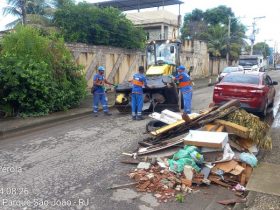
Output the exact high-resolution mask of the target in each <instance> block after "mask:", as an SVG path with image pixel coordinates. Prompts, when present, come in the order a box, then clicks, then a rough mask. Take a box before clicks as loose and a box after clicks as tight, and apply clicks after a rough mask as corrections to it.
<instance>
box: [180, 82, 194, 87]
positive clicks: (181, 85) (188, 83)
mask: <svg viewBox="0 0 280 210" xmlns="http://www.w3.org/2000/svg"><path fill="white" fill-rule="evenodd" d="M191 84H192V83H191V81H187V82H179V88H182V87H186V86H190V85H191Z"/></svg>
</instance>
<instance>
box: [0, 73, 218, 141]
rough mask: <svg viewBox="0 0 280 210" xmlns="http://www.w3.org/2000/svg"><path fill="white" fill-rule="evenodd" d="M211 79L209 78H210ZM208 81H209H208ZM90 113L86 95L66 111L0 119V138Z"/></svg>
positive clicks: (203, 82) (205, 82)
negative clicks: (79, 102) (76, 104)
mask: <svg viewBox="0 0 280 210" xmlns="http://www.w3.org/2000/svg"><path fill="white" fill-rule="evenodd" d="M216 77H217V76H211V77H206V78H199V79H195V80H194V83H195V85H194V89H199V88H203V87H207V86H209V85H213V84H214V83H215V81H216ZM210 79H211V80H210ZM209 82H210V83H209ZM107 95H108V101H109V106H111V107H112V106H113V105H114V100H115V93H114V92H110V93H108V94H107ZM91 113H92V95H90V94H89V95H87V97H86V98H85V99H84V100H83V101H82V102H81V104H80V105H79V107H77V108H73V109H70V110H68V111H62V112H55V113H52V114H49V115H47V116H42V117H30V118H26V119H23V118H10V119H0V140H1V139H5V138H8V137H12V136H16V135H20V134H21V133H24V132H26V131H30V130H35V129H36V128H37V129H38V128H39V127H40V128H41V127H42V126H47V125H48V124H53V123H58V122H59V121H65V120H70V119H73V118H79V117H83V116H85V115H88V114H91Z"/></svg>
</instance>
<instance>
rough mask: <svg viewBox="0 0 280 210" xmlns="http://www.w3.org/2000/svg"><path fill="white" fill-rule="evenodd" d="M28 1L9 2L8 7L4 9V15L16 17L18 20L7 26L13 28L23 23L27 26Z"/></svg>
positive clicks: (10, 0) (11, 0)
mask: <svg viewBox="0 0 280 210" xmlns="http://www.w3.org/2000/svg"><path fill="white" fill-rule="evenodd" d="M26 3H27V1H26V0H7V4H8V6H7V7H5V8H4V10H3V15H14V16H16V17H18V19H17V20H15V21H13V22H11V23H9V24H8V25H7V26H8V27H9V26H13V25H16V24H18V23H20V22H21V24H23V25H25V24H26Z"/></svg>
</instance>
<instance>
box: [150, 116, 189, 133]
mask: <svg viewBox="0 0 280 210" xmlns="http://www.w3.org/2000/svg"><path fill="white" fill-rule="evenodd" d="M184 123H186V122H185V120H180V121H178V122H175V123H173V124H171V125H166V126H164V127H162V128H160V129H157V130H155V131H152V132H151V134H152V135H154V136H157V135H160V134H162V133H165V132H167V131H169V130H172V129H174V128H176V127H179V126H180V125H183V124H184Z"/></svg>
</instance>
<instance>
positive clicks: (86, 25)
mask: <svg viewBox="0 0 280 210" xmlns="http://www.w3.org/2000/svg"><path fill="white" fill-rule="evenodd" d="M54 24H55V25H56V26H57V27H58V28H59V29H60V30H61V32H62V34H63V36H64V39H65V41H67V42H81V43H86V44H94V45H110V46H116V47H123V48H143V47H144V46H145V39H146V37H145V32H144V31H143V29H141V28H138V27H135V26H134V25H133V23H132V22H131V21H130V20H128V19H127V18H126V17H125V15H124V14H122V13H121V11H120V10H118V9H115V8H111V7H109V8H97V7H94V6H92V5H91V4H88V3H85V2H83V3H79V4H78V5H70V6H68V7H63V8H62V9H59V10H57V11H56V13H55V15H54Z"/></svg>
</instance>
